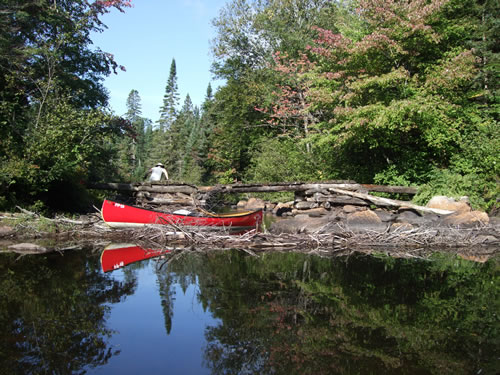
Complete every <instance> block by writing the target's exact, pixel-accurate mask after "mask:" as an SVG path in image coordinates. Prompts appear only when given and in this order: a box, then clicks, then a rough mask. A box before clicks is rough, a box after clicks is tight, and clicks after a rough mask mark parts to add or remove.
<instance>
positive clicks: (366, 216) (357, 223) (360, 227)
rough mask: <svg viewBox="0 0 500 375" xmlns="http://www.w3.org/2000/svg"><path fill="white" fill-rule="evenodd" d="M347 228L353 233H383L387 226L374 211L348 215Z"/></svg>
mask: <svg viewBox="0 0 500 375" xmlns="http://www.w3.org/2000/svg"><path fill="white" fill-rule="evenodd" d="M346 222H347V227H348V228H349V229H350V230H352V231H353V232H364V231H375V232H383V231H385V230H386V229H387V224H386V223H383V222H382V220H380V218H379V217H378V216H377V214H376V213H375V212H373V211H372V210H366V211H357V212H354V213H351V214H349V215H347V220H346Z"/></svg>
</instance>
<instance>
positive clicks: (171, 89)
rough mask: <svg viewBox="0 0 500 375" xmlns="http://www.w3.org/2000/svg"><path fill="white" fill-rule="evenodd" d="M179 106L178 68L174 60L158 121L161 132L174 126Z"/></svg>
mask: <svg viewBox="0 0 500 375" xmlns="http://www.w3.org/2000/svg"><path fill="white" fill-rule="evenodd" d="M178 104H179V92H178V87H177V68H176V65H175V59H172V63H171V65H170V74H169V76H168V80H167V86H166V87H165V95H164V96H163V106H162V107H161V108H160V119H159V120H158V124H159V126H160V131H162V132H163V131H166V130H168V129H169V128H170V126H172V123H173V122H174V120H175V117H176V115H177V106H178Z"/></svg>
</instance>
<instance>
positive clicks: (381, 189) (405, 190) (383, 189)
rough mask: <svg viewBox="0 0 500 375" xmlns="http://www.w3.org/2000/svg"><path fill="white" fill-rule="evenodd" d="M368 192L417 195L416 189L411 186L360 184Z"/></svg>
mask: <svg viewBox="0 0 500 375" xmlns="http://www.w3.org/2000/svg"><path fill="white" fill-rule="evenodd" d="M361 186H363V187H364V188H365V189H366V190H368V191H376V192H378V193H393V194H410V195H415V194H417V193H418V188H416V187H411V186H385V185H370V184H361Z"/></svg>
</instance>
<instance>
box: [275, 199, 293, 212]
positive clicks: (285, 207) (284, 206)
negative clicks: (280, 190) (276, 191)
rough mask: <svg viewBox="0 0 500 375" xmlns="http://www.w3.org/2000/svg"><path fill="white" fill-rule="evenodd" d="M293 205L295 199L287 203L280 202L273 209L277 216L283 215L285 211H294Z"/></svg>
mask: <svg viewBox="0 0 500 375" xmlns="http://www.w3.org/2000/svg"><path fill="white" fill-rule="evenodd" d="M292 207H293V201H292V202H286V203H281V202H280V203H278V204H277V205H276V206H275V207H274V209H273V214H275V215H276V216H283V214H284V213H288V212H289V213H291V212H292Z"/></svg>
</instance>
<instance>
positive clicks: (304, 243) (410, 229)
mask: <svg viewBox="0 0 500 375" xmlns="http://www.w3.org/2000/svg"><path fill="white" fill-rule="evenodd" d="M347 210H348V211H349V210H351V208H347ZM345 211H346V208H345V207H343V208H342V212H338V211H335V212H331V211H330V212H329V214H328V215H326V214H322V215H321V214H318V212H317V211H314V212H309V213H308V214H305V213H302V214H298V215H295V216H290V217H284V218H280V219H278V220H271V221H274V222H273V223H272V224H271V225H269V227H264V228H260V229H259V230H258V231H255V230H254V231H250V232H247V233H245V234H242V235H231V234H229V233H225V232H221V231H216V232H215V231H214V232H202V231H199V230H198V229H197V228H193V227H184V228H178V227H177V228H172V227H170V226H163V225H158V226H150V227H147V228H140V229H119V230H117V229H111V228H109V227H108V226H107V225H106V224H105V223H104V222H103V221H102V219H101V218H100V216H99V215H98V214H97V213H96V214H93V215H87V216H81V217H79V218H76V219H74V218H73V219H68V218H63V217H60V218H54V219H48V218H43V217H39V216H36V215H34V214H30V213H27V212H23V213H19V214H0V249H2V251H12V252H16V253H19V254H43V253H47V252H53V251H61V252H62V251H68V250H75V249H81V248H83V247H85V248H89V247H90V248H95V249H96V250H99V249H102V248H103V247H105V246H106V245H107V244H110V243H116V242H121V243H124V242H126V243H136V244H140V245H143V246H145V247H155V248H158V247H164V246H169V247H174V248H176V249H189V250H196V251H207V250H213V249H227V248H240V249H243V250H245V251H247V252H249V253H250V254H257V253H258V252H260V251H272V250H274V251H296V252H313V253H314V252H315V253H318V254H322V255H341V254H348V253H351V252H353V251H361V252H364V253H374V252H375V253H384V254H387V255H389V256H395V257H411V258H414V257H422V258H425V257H427V256H428V255H430V254H431V253H433V252H436V251H440V252H447V253H456V254H458V255H460V256H462V257H464V258H466V259H470V260H474V261H480V262H483V261H486V260H487V259H489V258H491V257H494V256H497V255H498V254H499V253H500V220H499V218H497V217H493V218H488V223H484V222H482V221H479V220H475V221H473V222H472V223H466V224H461V225H451V224H449V220H450V219H449V216H443V217H440V216H439V215H434V216H429V217H424V216H425V215H423V216H418V214H417V213H415V212H412V215H409V214H408V212H409V211H406V210H399V211H400V213H399V214H398V213H396V214H394V213H391V212H387V211H377V210H373V211H372V210H370V209H366V208H363V209H356V210H354V211H353V212H345ZM268 215H272V214H271V213H270V212H269V213H268ZM391 215H392V216H391ZM414 215H417V216H414ZM459 215H460V214H458V213H457V214H456V216H459ZM418 217H420V218H419V219H417V218H418ZM273 218H276V216H275V215H273ZM402 218H406V219H405V220H406V221H403V219H402Z"/></svg>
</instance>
